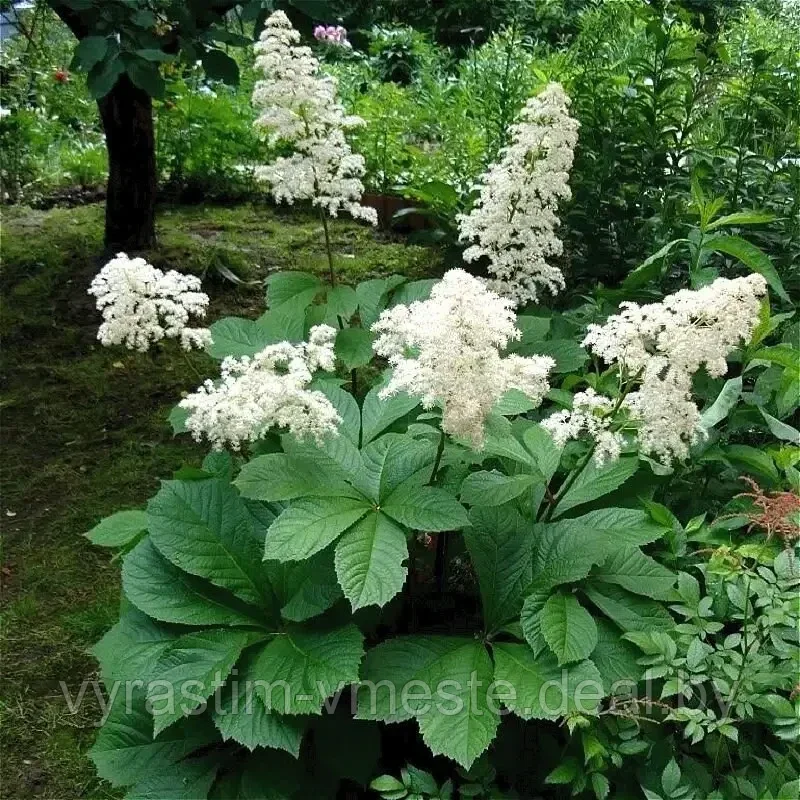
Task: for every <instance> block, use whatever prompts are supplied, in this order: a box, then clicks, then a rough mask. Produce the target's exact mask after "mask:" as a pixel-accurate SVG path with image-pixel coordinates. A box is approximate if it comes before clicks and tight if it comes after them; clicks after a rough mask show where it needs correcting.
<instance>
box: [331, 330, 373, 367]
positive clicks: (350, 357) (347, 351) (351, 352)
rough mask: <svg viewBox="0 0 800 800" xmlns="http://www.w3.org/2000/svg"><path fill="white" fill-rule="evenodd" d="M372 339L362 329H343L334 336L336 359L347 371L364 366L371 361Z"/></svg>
mask: <svg viewBox="0 0 800 800" xmlns="http://www.w3.org/2000/svg"><path fill="white" fill-rule="evenodd" d="M374 338H375V337H374V336H373V335H372V334H371V333H370V332H369V331H365V330H364V329H363V328H343V329H342V330H340V331H339V333H337V334H336V357H337V358H338V359H339V360H340V361H341V362H342V364H344V365H345V367H346V368H347V369H356V368H358V367H363V366H366V365H367V364H369V362H370V361H372V342H373V341H374Z"/></svg>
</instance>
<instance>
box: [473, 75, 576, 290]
mask: <svg viewBox="0 0 800 800" xmlns="http://www.w3.org/2000/svg"><path fill="white" fill-rule="evenodd" d="M569 103H570V101H569V98H568V97H567V95H566V94H565V93H564V90H563V89H562V87H561V85H560V84H558V83H550V84H548V85H547V87H546V88H545V89H544V90H543V91H542V92H541V94H539V95H538V96H536V97H532V98H530V99H529V100H528V102H527V104H526V105H525V108H524V109H523V110H522V117H521V120H520V122H519V123H518V124H517V125H515V126H514V127H513V129H512V142H511V144H510V145H509V146H508V147H506V148H505V149H504V150H503V152H502V157H501V159H500V161H499V162H498V163H496V164H494V165H493V166H492V167H491V168H490V169H489V171H488V172H487V173H486V174H485V175H484V176H483V181H482V183H483V185H482V187H481V192H480V196H479V198H478V199H477V200H476V202H475V206H474V208H473V209H472V211H471V212H470V213H469V214H464V215H461V216H459V226H460V238H461V240H462V241H465V242H472V243H473V244H471V246H470V247H468V248H467V249H466V250H465V251H464V260H465V261H467V262H471V261H477V260H478V259H480V258H484V257H486V258H488V260H489V272H490V274H491V275H493V276H494V280H493V281H492V288H493V289H494V290H495V291H497V292H498V293H499V294H501V295H503V296H504V297H508V298H510V299H511V300H512V301H513V302H514V303H515V304H516V305H524V304H526V303H528V302H535V301H536V300H537V298H538V296H539V291H540V289H541V288H546V289H547V290H549V291H550V292H552V293H553V294H555V293H556V292H558V291H559V290H560V289H563V288H564V276H563V275H562V273H561V270H559V269H558V268H557V267H554V266H552V265H551V264H549V263H548V259H549V258H551V257H552V256H558V255H560V254H561V252H562V250H563V244H562V242H561V240H560V239H559V238H558V237H557V236H556V235H555V229H556V227H557V226H558V224H559V220H558V216H557V211H558V203H559V201H561V200H568V199H569V198H570V196H571V193H570V188H569V184H568V179H569V170H570V168H571V167H572V158H573V151H574V149H575V145H576V144H577V141H578V123H577V121H576V120H574V119H573V118H572V117H570V115H569Z"/></svg>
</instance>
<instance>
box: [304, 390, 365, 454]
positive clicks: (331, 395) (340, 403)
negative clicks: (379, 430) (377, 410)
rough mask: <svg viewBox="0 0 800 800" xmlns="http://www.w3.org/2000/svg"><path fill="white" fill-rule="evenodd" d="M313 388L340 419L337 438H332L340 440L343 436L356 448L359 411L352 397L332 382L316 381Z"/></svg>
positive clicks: (359, 425) (359, 431) (359, 432)
mask: <svg viewBox="0 0 800 800" xmlns="http://www.w3.org/2000/svg"><path fill="white" fill-rule="evenodd" d="M313 388H314V389H319V390H320V391H321V392H322V393H323V394H324V395H325V396H326V397H327V398H328V400H330V401H331V404H332V405H333V407H334V408H335V409H336V410H337V411H338V412H339V416H340V417H341V418H342V424H341V426H340V427H339V436H338V437H334V438H341V436H342V435H344V436H346V437H347V438H348V439H349V440H350V441H351V442H352V443H353V444H354V445H355V447H358V439H359V436H360V434H361V410H360V409H359V407H358V403H357V402H356V399H355V398H354V397H353V395H352V394H350V392H346V391H345V390H344V389H342V388H341V386H337V385H336V383H334V382H332V381H317V382H315V383H314V385H313Z"/></svg>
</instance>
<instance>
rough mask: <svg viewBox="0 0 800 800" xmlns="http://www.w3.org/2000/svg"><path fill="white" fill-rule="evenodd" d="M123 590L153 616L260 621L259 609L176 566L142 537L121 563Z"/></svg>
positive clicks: (195, 621)
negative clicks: (246, 604) (248, 605)
mask: <svg viewBox="0 0 800 800" xmlns="http://www.w3.org/2000/svg"><path fill="white" fill-rule="evenodd" d="M122 589H123V591H124V592H125V596H126V597H127V598H128V600H130V601H131V603H133V605H134V606H136V608H138V609H139V610H140V611H143V612H144V613H145V614H147V615H148V616H150V617H152V618H153V619H157V620H160V621H162V622H175V623H179V624H183V625H254V624H259V622H260V619H259V613H258V610H257V609H255V608H252V607H247V606H245V605H244V604H243V603H241V602H240V601H237V599H236V598H235V597H234V596H233V595H232V594H229V593H228V592H225V591H222V590H221V589H218V588H217V587H216V586H213V585H212V584H210V583H208V582H207V581H204V580H201V579H200V578H196V577H195V576H194V575H189V574H187V573H186V572H183V571H182V570H180V569H178V568H177V567H176V566H175V565H174V564H171V563H170V562H169V561H167V559H166V558H164V557H163V556H162V555H161V553H159V552H158V550H156V548H155V545H154V544H153V543H152V542H151V541H150V539H149V537H148V538H146V539H143V540H142V541H141V542H139V544H137V545H136V547H134V548H133V550H131V552H130V553H128V555H127V556H125V559H124V561H123V562H122Z"/></svg>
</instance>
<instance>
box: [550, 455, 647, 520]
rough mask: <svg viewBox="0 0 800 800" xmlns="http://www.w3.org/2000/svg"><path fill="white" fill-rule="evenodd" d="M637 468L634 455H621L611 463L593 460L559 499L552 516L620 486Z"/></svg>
mask: <svg viewBox="0 0 800 800" xmlns="http://www.w3.org/2000/svg"><path fill="white" fill-rule="evenodd" d="M638 469H639V461H638V459H637V458H636V456H623V457H622V458H620V459H619V460H618V461H615V462H614V463H613V464H608V465H604V466H602V467H600V466H598V465H597V464H596V463H595V462H594V460H592V461H590V462H589V464H588V465H587V466H586V468H585V469H584V470H583V472H581V474H580V475H578V477H577V479H576V480H575V482H574V483H573V484H572V486H570V487H569V489H568V490H567V491H566V493H565V494H564V496H563V497H562V498H561V500H559V502H558V504H557V505H556V508H555V513H554V514H553V516H554V517H560V516H562V515H564V514H566V513H567V511H569V510H570V509H571V508H575V507H577V506H582V505H584V504H585V503H591V502H592V500H597V498H598V497H602V496H603V495H606V494H608V493H609V492H613V491H614V489H616V488H618V487H620V486H622V484H623V483H625V481H627V480H628V478H630V477H631V476H632V475H633V474H634V473H635V472H636V470H638Z"/></svg>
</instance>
